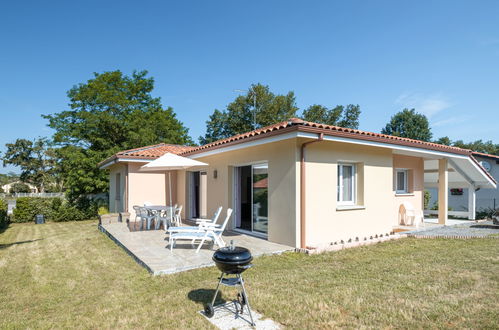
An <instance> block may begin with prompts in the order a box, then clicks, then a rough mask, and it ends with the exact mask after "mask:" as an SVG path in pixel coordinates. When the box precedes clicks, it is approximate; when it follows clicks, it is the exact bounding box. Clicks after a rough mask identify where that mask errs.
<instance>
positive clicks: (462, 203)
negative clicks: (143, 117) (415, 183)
mask: <svg viewBox="0 0 499 330" xmlns="http://www.w3.org/2000/svg"><path fill="white" fill-rule="evenodd" d="M472 155H473V157H474V158H475V159H476V160H477V161H478V162H479V163H480V165H482V167H483V168H484V169H485V170H486V171H487V172H489V174H490V175H491V176H492V177H493V178H494V179H495V180H496V181H497V180H499V156H496V155H489V154H485V153H481V152H473V154H472ZM427 190H428V191H429V192H430V194H431V198H430V203H429V208H430V209H431V208H433V207H434V206H436V205H437V204H438V188H437V187H436V186H435V185H432V184H431V183H430V184H429V185H428V187H427ZM473 194H474V195H475V197H473ZM470 198H471V199H472V198H475V199H476V203H475V204H476V210H478V211H487V210H491V209H497V208H499V189H498V188H497V187H496V189H479V188H475V187H474V188H471V189H470V185H469V184H467V183H466V182H461V183H459V182H454V183H452V185H449V208H450V210H451V211H450V214H451V215H455V216H466V214H467V213H469V212H470V211H473V210H471V209H470V206H469V201H470ZM426 213H432V212H431V210H427V211H426ZM468 216H469V215H468Z"/></svg>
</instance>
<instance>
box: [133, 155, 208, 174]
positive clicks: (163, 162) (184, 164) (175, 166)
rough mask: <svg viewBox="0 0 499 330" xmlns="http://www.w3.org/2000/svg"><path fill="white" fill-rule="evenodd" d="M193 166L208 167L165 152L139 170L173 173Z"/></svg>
mask: <svg viewBox="0 0 499 330" xmlns="http://www.w3.org/2000/svg"><path fill="white" fill-rule="evenodd" d="M194 166H208V164H206V163H203V162H200V161H197V160H194V159H190V158H186V157H182V156H179V155H175V154H172V153H169V152H167V153H166V154H164V155H163V156H161V157H159V158H158V159H155V160H153V161H152V162H150V163H148V164H146V165H144V166H142V167H141V168H140V170H141V171H174V170H185V169H187V168H190V167H194Z"/></svg>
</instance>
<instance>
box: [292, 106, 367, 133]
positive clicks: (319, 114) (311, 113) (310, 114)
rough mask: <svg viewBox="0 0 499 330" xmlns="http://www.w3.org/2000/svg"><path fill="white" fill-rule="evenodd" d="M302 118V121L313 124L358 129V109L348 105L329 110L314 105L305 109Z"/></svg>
mask: <svg viewBox="0 0 499 330" xmlns="http://www.w3.org/2000/svg"><path fill="white" fill-rule="evenodd" d="M302 116H303V119H304V120H307V121H311V122H315V123H321V124H327V125H335V126H341V127H348V128H355V129H357V128H359V116H360V107H359V105H353V104H349V105H347V106H343V105H337V106H336V107H334V108H331V109H329V108H327V107H325V106H323V105H319V104H314V105H311V106H310V107H308V108H307V109H305V110H304V111H303V115H302Z"/></svg>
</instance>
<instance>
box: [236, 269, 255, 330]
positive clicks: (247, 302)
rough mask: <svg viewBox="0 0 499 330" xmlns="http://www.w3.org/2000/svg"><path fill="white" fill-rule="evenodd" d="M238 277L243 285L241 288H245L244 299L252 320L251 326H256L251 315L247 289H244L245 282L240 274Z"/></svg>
mask: <svg viewBox="0 0 499 330" xmlns="http://www.w3.org/2000/svg"><path fill="white" fill-rule="evenodd" d="M237 277H238V278H239V283H241V287H242V288H243V299H244V301H245V302H246V308H247V309H248V313H249V316H250V319H251V325H252V326H256V324H255V322H254V321H253V315H252V314H251V308H250V304H249V301H248V295H247V294H246V289H245V288H244V280H243V278H242V276H241V275H240V274H238V275H237Z"/></svg>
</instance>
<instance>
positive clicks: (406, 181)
mask: <svg viewBox="0 0 499 330" xmlns="http://www.w3.org/2000/svg"><path fill="white" fill-rule="evenodd" d="M399 173H404V189H403V190H399V189H398V186H399V182H398V180H399V175H398V174H399ZM395 193H397V194H408V193H409V170H408V169H405V168H397V169H396V170H395Z"/></svg>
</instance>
